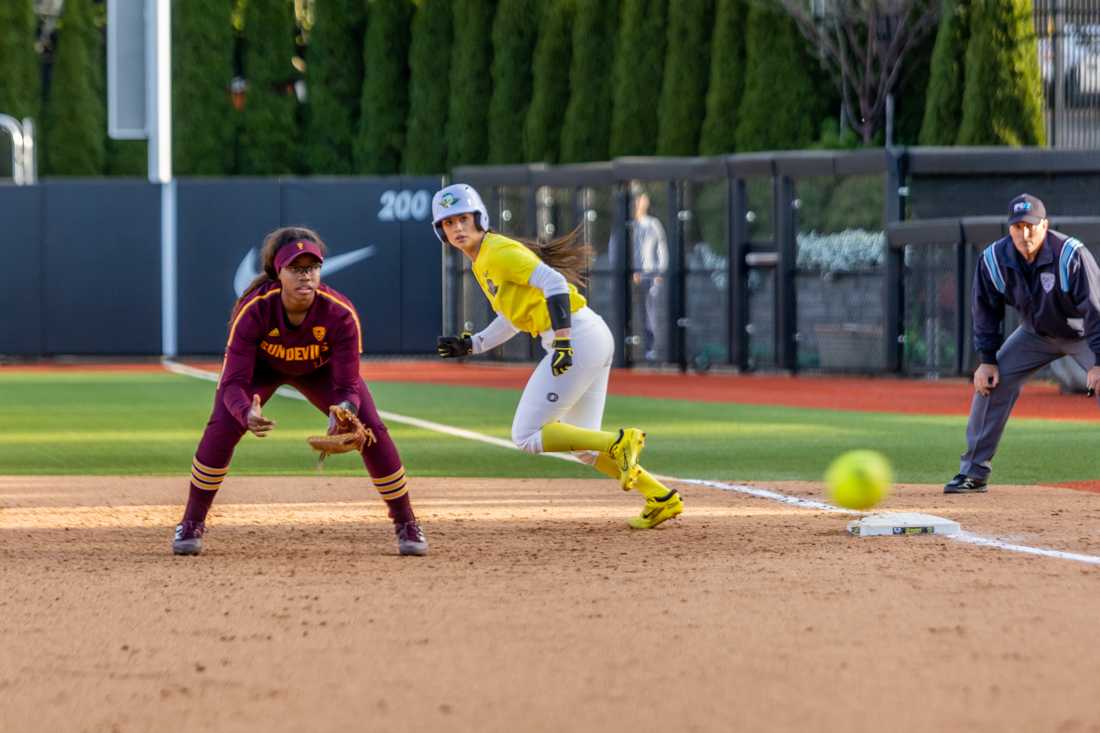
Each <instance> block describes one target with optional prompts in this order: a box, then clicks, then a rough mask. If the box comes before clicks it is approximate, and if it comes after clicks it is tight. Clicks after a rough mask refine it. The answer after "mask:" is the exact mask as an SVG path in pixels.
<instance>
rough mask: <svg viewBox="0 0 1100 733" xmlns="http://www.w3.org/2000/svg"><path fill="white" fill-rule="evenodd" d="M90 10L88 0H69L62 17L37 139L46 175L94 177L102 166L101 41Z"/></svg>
mask: <svg viewBox="0 0 1100 733" xmlns="http://www.w3.org/2000/svg"><path fill="white" fill-rule="evenodd" d="M92 10H93V9H92V0H67V2H66V3H65V8H64V11H63V14H62V16H61V23H60V25H59V27H58V35H57V46H56V49H55V50H54V54H53V66H52V68H51V71H50V88H49V96H48V98H47V99H46V102H45V107H44V110H43V130H42V135H41V137H40V139H39V141H38V143H39V146H40V147H39V152H40V153H41V156H40V158H39V160H40V161H41V171H42V173H43V174H44V175H51V176H98V175H101V174H103V173H104V172H105V169H106V140H107V106H106V87H105V82H104V68H103V63H102V59H103V58H104V53H103V49H102V43H103V41H102V36H101V35H100V32H99V30H98V29H97V28H95V26H94V24H93V22H92Z"/></svg>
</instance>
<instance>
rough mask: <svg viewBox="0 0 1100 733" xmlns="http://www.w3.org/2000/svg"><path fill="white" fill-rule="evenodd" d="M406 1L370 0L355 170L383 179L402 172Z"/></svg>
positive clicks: (408, 10)
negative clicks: (379, 176)
mask: <svg viewBox="0 0 1100 733" xmlns="http://www.w3.org/2000/svg"><path fill="white" fill-rule="evenodd" d="M412 10H413V6H412V4H411V3H410V2H409V0H371V2H370V4H369V5H368V11H367V45H366V50H365V57H364V65H365V66H366V77H365V78H364V80H363V99H362V102H361V103H360V105H359V107H360V109H361V110H362V116H361V118H360V120H359V136H358V137H357V138H356V141H355V167H356V169H357V170H358V171H359V172H360V173H373V174H378V175H386V174H392V173H397V172H398V171H400V170H401V150H402V149H403V148H404V146H405V116H406V114H407V112H408V108H409V96H408V93H409V92H408V90H409V30H410V28H409V26H410V23H411V22H412Z"/></svg>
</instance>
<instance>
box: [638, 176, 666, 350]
mask: <svg viewBox="0 0 1100 733" xmlns="http://www.w3.org/2000/svg"><path fill="white" fill-rule="evenodd" d="M630 197H631V200H632V201H633V204H634V220H633V221H632V222H631V224H630V227H631V242H632V244H633V252H632V254H633V257H634V262H633V265H634V284H635V285H636V286H638V287H639V288H641V290H642V325H643V329H644V330H643V346H644V350H645V360H646V361H656V360H657V328H658V326H657V314H658V313H660V302H661V293H662V292H663V291H664V287H663V285H664V279H665V277H664V275H665V271H666V270H668V238H667V237H666V236H665V228H664V226H663V225H662V224H661V222H660V220H659V219H657V217H655V216H650V214H649V204H650V200H649V194H648V193H647V192H646V190H645V188H644V187H643V186H642V184H640V183H638V182H637V181H635V182H634V183H632V184H631V185H630Z"/></svg>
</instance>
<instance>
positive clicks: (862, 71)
mask: <svg viewBox="0 0 1100 733" xmlns="http://www.w3.org/2000/svg"><path fill="white" fill-rule="evenodd" d="M766 1H767V2H770V3H774V4H777V5H778V6H780V7H782V8H783V10H784V11H785V12H786V13H787V15H789V16H790V17H791V18H792V19H794V22H795V25H796V26H797V27H798V30H799V32H800V33H802V35H803V36H804V37H806V38H807V39H808V40H809V41H810V42H811V43H813V44H814V47H815V48H816V49H817V51H818V55H819V56H820V58H821V60H822V62H823V64H824V65H825V67H826V68H827V69H828V70H829V71H830V73H831V74H832V75H833V77H834V81H835V82H836V84H837V87H838V89H839V91H840V94H841V99H842V100H843V104H844V116H845V117H846V118H847V119H848V120H849V121H850V122H851V124H852V127H853V128H854V129H856V130H858V131H859V133H860V136H861V137H862V139H863V141H864V143H870V142H871V140H872V139H874V136H875V133H876V132H877V131H878V129H879V128H880V127H881V126H882V122H883V121H882V116H883V110H884V109H885V107H886V99H887V97H888V96H889V95H890V94H891V93H892V92H893V91H894V89H895V87H896V86H897V84H898V82H899V79H900V78H901V72H902V70H903V69H904V65H905V60H906V58H907V57H908V56H909V54H910V53H911V52H912V50H913V49H914V48H915V47H916V46H917V45H918V44H919V43H920V42H921V41H922V40H923V39H924V38H925V37H926V36H927V35H928V33H929V32H930V31H931V30H932V29H933V28H935V26H936V22H937V20H938V14H939V3H938V2H936V0H823V2H822V4H821V6H820V7H822V8H823V12H822V13H820V14H817V15H813V14H811V12H810V8H811V2H810V0H766ZM853 103H854V106H853Z"/></svg>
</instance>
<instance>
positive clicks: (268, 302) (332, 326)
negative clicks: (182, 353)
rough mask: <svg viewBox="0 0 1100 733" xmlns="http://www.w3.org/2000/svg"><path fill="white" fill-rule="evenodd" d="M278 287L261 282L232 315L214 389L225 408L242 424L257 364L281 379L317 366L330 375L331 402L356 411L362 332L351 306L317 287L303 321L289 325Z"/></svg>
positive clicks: (247, 407) (301, 374)
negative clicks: (350, 406)
mask: <svg viewBox="0 0 1100 733" xmlns="http://www.w3.org/2000/svg"><path fill="white" fill-rule="evenodd" d="M282 292H283V289H282V286H281V285H280V284H279V283H278V282H277V281H274V280H273V281H271V282H267V283H264V284H263V285H261V286H260V287H258V288H256V289H255V290H253V291H252V292H250V293H249V294H248V295H247V296H245V298H244V300H243V301H242V302H241V304H240V305H239V306H237V308H235V309H234V311H233V318H232V320H231V321H230V323H229V340H228V342H227V343H226V347H225V363H224V364H223V365H222V375H221V379H220V380H219V381H218V389H219V390H220V391H221V393H222V401H223V403H224V404H225V407H226V409H228V410H229V412H230V413H231V414H232V415H233V416H234V417H235V418H237V420H238V421H240V423H241V425H247V423H248V410H249V409H250V408H251V406H252V394H251V392H250V387H251V385H252V377H253V373H254V371H255V369H256V366H257V362H261V363H262V364H263V366H265V367H267V368H268V369H270V370H272V371H274V372H276V373H278V374H282V375H285V376H286V377H287V378H288V379H287V381H292V380H293V379H294V378H295V377H300V376H303V375H305V374H309V373H310V372H313V371H316V370H317V369H320V368H322V367H326V366H327V367H328V368H329V369H330V370H331V373H332V388H333V394H334V395H335V396H336V399H335V402H342V401H344V400H347V401H348V402H350V403H351V404H352V405H353V406H354V408H353V409H356V410H357V409H358V407H359V397H358V389H359V382H360V377H359V354H361V353H363V331H362V328H361V327H360V324H359V314H358V313H356V312H355V306H353V305H352V304H351V301H350V300H348V299H347V297H345V296H344V295H342V294H340V293H338V292H337V291H335V290H333V289H332V288H330V287H328V286H327V285H321V286H320V287H318V288H317V294H316V297H315V298H314V300H313V305H311V306H310V307H309V312H308V313H306V317H305V320H304V321H302V322H301V324H299V325H297V326H292V325H291V324H290V322H289V321H288V320H287V317H286V309H285V308H284V307H283V300H282V295H281V294H282Z"/></svg>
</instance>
